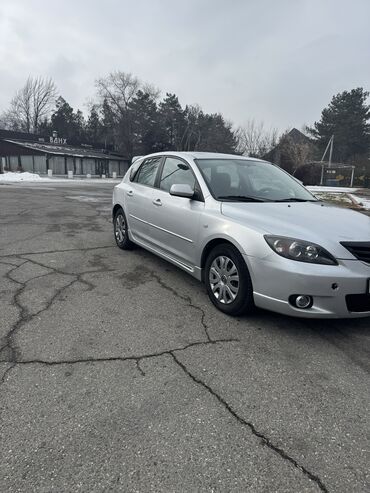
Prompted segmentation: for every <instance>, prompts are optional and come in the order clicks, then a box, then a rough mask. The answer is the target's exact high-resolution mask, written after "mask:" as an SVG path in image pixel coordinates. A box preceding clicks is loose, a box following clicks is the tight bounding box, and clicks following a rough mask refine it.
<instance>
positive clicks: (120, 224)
mask: <svg viewBox="0 0 370 493" xmlns="http://www.w3.org/2000/svg"><path fill="white" fill-rule="evenodd" d="M115 234H116V239H117V242H118V243H123V241H124V240H125V238H126V221H125V218H124V217H123V214H118V215H117V216H116V223H115Z"/></svg>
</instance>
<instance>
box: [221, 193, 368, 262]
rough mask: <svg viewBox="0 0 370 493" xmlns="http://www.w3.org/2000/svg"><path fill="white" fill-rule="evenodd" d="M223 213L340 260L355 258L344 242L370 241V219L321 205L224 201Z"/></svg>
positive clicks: (263, 231) (254, 227)
mask: <svg viewBox="0 0 370 493" xmlns="http://www.w3.org/2000/svg"><path fill="white" fill-rule="evenodd" d="M221 213H222V214H223V215H224V216H226V217H229V218H231V219H233V220H235V221H237V222H240V223H241V224H243V225H245V226H247V227H250V228H253V229H254V230H257V231H259V232H260V233H262V234H274V235H280V236H289V237H292V238H297V239H301V240H307V241H312V242H314V243H317V244H319V245H321V246H322V247H324V248H326V249H327V250H329V251H330V252H331V253H332V254H333V255H335V256H336V257H337V258H343V259H344V258H347V259H353V256H352V254H350V253H349V252H348V250H347V249H346V248H344V247H343V246H342V245H340V242H341V241H370V217H368V216H366V215H364V214H361V213H359V212H357V211H352V210H350V209H344V208H339V207H334V206H331V205H327V204H322V203H321V202H289V203H278V202H263V203H237V204H236V203H230V202H223V203H222V205H221Z"/></svg>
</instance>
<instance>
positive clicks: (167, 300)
mask: <svg viewBox="0 0 370 493" xmlns="http://www.w3.org/2000/svg"><path fill="white" fill-rule="evenodd" d="M112 188H113V184H111V183H110V184H105V183H101V184H98V185H97V184H88V183H83V184H78V183H68V184H67V185H64V184H62V183H53V182H51V183H48V184H33V183H30V184H27V183H20V184H14V185H12V184H7V185H0V316H1V318H0V338H1V340H0V348H1V351H0V378H1V382H0V429H1V436H0V443H1V447H0V491H1V492H3V493H5V492H51V491H57V492H75V491H81V492H85V491H86V492H106V491H113V492H115V491H127V492H152V491H153V492H154V491H155V492H161V491H166V492H167V491H170V492H195V491H202V492H203V491H204V492H223V491H227V492H246V491H248V492H249V491H250V492H306V491H307V492H311V491H313V492H314V491H322V492H326V491H328V492H343V493H344V492H345V493H348V492H365V491H370V455H369V449H370V447H369V442H370V424H369V423H370V418H369V416H370V412H369V411H370V383H369V382H370V380H369V370H370V320H369V319H359V320H342V321H341V320H337V321H328V320H326V321H312V320H308V321H306V320H301V319H294V318H288V317H283V316H279V315H276V314H273V313H269V312H264V311H258V312H256V314H254V315H253V316H250V317H240V318H230V317H227V316H226V315H224V314H222V313H220V312H218V311H217V310H216V309H215V308H214V307H213V305H212V304H211V303H210V302H209V301H208V298H207V295H206V293H205V289H204V287H203V286H202V285H201V284H200V283H198V281H196V280H195V279H193V278H191V277H190V276H188V275H187V274H186V273H184V272H182V271H180V270H179V269H177V268H176V267H174V266H172V265H170V264H168V263H166V262H165V261H162V260H160V259H159V258H157V257H155V256H154V255H152V254H150V253H148V252H146V251H144V250H142V249H140V248H137V249H135V250H133V251H130V252H124V251H121V250H119V249H118V248H117V247H116V246H115V243H114V239H113V235H112V223H111V193H112Z"/></svg>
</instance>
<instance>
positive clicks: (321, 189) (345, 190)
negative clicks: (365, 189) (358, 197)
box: [306, 186, 359, 193]
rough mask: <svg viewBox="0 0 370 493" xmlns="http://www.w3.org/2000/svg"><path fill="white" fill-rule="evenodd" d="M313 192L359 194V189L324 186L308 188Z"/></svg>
mask: <svg viewBox="0 0 370 493" xmlns="http://www.w3.org/2000/svg"><path fill="white" fill-rule="evenodd" d="M306 188H308V190H310V191H311V192H313V193H315V192H325V193H331V192H332V193H336V192H338V193H352V192H357V191H358V190H359V189H358V188H344V187H322V186H309V187H306Z"/></svg>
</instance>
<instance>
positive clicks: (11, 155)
mask: <svg viewBox="0 0 370 493" xmlns="http://www.w3.org/2000/svg"><path fill="white" fill-rule="evenodd" d="M128 167H129V160H128V159H126V158H125V157H124V156H120V155H118V154H116V153H114V152H112V151H106V150H104V149H101V147H99V146H98V145H83V144H81V145H70V144H68V143H67V141H66V139H64V138H63V137H58V136H57V135H56V134H55V132H54V133H53V135H52V136H49V137H42V136H40V135H34V134H26V133H21V132H13V131H9V130H0V172H3V171H4V170H8V171H29V172H31V173H38V174H47V172H48V170H52V171H53V174H54V175H67V174H68V171H73V173H74V174H75V175H86V174H90V175H92V176H94V175H95V176H101V175H103V174H104V175H106V176H112V174H113V172H116V173H117V176H123V175H124V174H125V172H126V171H127V169H128Z"/></svg>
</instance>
